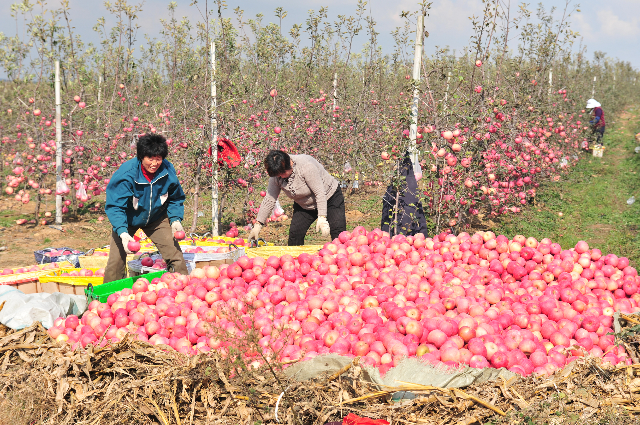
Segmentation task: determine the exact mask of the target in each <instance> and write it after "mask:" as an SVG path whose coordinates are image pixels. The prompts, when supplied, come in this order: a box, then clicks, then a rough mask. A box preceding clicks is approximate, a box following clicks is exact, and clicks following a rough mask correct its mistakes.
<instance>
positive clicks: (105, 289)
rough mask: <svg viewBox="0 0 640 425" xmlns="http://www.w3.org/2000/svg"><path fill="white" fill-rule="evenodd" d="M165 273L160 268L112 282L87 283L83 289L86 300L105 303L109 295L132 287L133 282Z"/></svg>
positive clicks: (149, 279)
mask: <svg viewBox="0 0 640 425" xmlns="http://www.w3.org/2000/svg"><path fill="white" fill-rule="evenodd" d="M165 273H167V271H166V270H161V271H159V272H155V273H146V274H142V275H140V276H135V277H127V278H125V279H120V280H114V281H113V282H109V283H104V284H102V285H99V286H93V285H91V284H89V285H88V286H87V289H85V290H84V293H85V295H86V296H87V301H88V302H91V301H93V300H98V301H100V302H101V303H106V302H107V298H108V297H109V295H111V294H113V293H115V292H118V291H122V290H123V289H124V288H132V287H133V282H135V281H136V280H138V279H140V278H142V279H147V280H148V281H149V283H151V281H152V280H153V279H155V278H156V277H161V276H162V275H163V274H165Z"/></svg>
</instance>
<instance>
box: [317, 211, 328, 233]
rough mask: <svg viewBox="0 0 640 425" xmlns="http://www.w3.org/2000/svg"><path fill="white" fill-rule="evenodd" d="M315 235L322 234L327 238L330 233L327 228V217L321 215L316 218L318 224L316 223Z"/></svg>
mask: <svg viewBox="0 0 640 425" xmlns="http://www.w3.org/2000/svg"><path fill="white" fill-rule="evenodd" d="M316 233H322V236H329V234H330V233H331V227H329V222H328V221H327V217H325V216H323V215H321V216H320V217H318V222H317V223H316Z"/></svg>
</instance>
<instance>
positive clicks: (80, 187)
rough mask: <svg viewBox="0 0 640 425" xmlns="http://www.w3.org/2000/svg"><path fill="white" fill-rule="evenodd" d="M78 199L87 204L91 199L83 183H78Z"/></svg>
mask: <svg viewBox="0 0 640 425" xmlns="http://www.w3.org/2000/svg"><path fill="white" fill-rule="evenodd" d="M76 199H78V200H80V201H82V202H86V201H88V200H89V197H88V196H87V191H86V189H85V188H84V184H83V183H82V182H80V183H78V189H77V190H76Z"/></svg>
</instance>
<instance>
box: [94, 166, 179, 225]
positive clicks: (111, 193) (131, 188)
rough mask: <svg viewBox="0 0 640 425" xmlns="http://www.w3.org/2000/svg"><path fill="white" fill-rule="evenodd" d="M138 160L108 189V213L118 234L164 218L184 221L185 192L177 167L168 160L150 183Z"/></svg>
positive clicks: (115, 177)
mask: <svg viewBox="0 0 640 425" xmlns="http://www.w3.org/2000/svg"><path fill="white" fill-rule="evenodd" d="M141 166H142V164H141V163H140V160H139V159H138V158H133V159H130V160H129V161H127V162H125V163H124V164H122V165H121V166H120V168H118V170H117V171H116V172H115V173H114V174H113V176H112V177H111V180H110V181H109V184H108V185H107V202H106V204H105V207H104V211H105V212H106V213H107V217H108V218H109V221H110V222H111V225H112V226H113V230H114V231H115V232H116V234H118V235H120V234H122V232H128V231H129V229H128V227H143V226H146V225H147V224H149V223H153V222H154V221H156V220H159V219H160V218H162V216H163V215H164V214H165V213H166V214H167V215H168V216H169V222H170V223H173V222H174V221H176V220H179V221H182V218H183V216H184V199H185V196H184V192H183V191H182V186H180V180H178V176H177V174H176V170H175V168H173V165H171V163H170V162H169V161H167V160H166V159H165V160H163V161H162V165H160V168H158V171H156V175H155V177H154V178H153V180H152V181H151V183H149V181H148V180H147V179H146V178H145V176H144V174H142V169H141Z"/></svg>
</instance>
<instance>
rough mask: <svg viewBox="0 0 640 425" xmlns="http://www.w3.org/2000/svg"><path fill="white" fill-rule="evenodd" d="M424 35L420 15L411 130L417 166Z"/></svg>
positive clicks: (414, 162) (414, 65)
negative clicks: (419, 83) (419, 84)
mask: <svg viewBox="0 0 640 425" xmlns="http://www.w3.org/2000/svg"><path fill="white" fill-rule="evenodd" d="M423 34H424V15H423V14H422V13H421V14H420V15H418V27H417V29H416V51H415V55H414V57H413V85H414V86H413V103H412V105H411V127H410V128H409V140H410V141H411V146H410V147H409V151H410V152H411V161H412V162H413V164H414V165H415V164H416V162H417V161H418V153H417V151H418V150H417V148H416V137H417V135H418V101H419V100H420V92H419V87H418V82H419V81H420V64H421V63H422V40H423Z"/></svg>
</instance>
